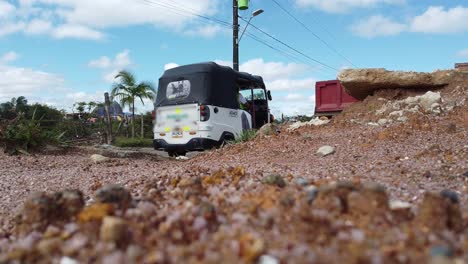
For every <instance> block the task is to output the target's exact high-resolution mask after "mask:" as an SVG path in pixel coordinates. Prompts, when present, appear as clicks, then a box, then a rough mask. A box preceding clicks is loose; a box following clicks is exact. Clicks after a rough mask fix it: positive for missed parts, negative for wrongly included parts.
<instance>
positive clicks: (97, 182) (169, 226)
mask: <svg viewBox="0 0 468 264" xmlns="http://www.w3.org/2000/svg"><path fill="white" fill-rule="evenodd" d="M360 111H361V110H360ZM467 113H468V108H467V107H466V106H462V107H458V108H455V109H454V110H452V111H451V112H447V113H443V114H441V115H416V116H410V117H409V119H408V120H406V121H405V122H394V123H390V124H386V125H375V124H374V123H370V124H369V122H368V121H369V120H365V118H364V117H365V116H364V115H363V114H358V113H356V112H354V114H355V115H356V116H355V119H356V120H354V119H353V118H350V115H352V114H353V112H348V113H345V114H344V116H346V117H347V118H346V119H340V118H337V119H336V120H334V121H332V122H331V123H330V124H328V125H323V126H319V127H303V128H299V129H297V130H295V131H292V132H287V130H286V128H287V126H284V127H282V133H280V134H279V135H276V136H271V137H264V138H257V139H255V140H254V141H251V142H246V143H242V144H238V145H233V146H228V147H225V148H223V149H218V150H214V151H209V152H206V153H203V154H200V155H198V156H196V157H193V158H192V159H190V160H188V161H177V160H173V159H159V158H138V159H129V158H113V159H111V161H109V162H105V163H101V164H95V163H93V162H92V161H91V160H90V158H89V153H83V152H77V151H75V152H74V151H72V152H69V153H67V154H65V155H32V156H7V155H5V154H0V167H1V168H2V169H1V173H0V194H1V197H2V199H1V200H0V217H1V220H2V226H3V237H4V238H3V239H2V240H1V241H0V252H9V253H0V257H2V259H3V260H5V259H10V260H11V259H15V258H16V259H23V260H26V261H43V262H44V263H46V262H48V261H52V260H54V261H59V260H60V259H62V258H63V257H64V256H68V257H70V258H74V259H77V260H80V261H83V262H103V263H125V262H127V263H128V262H130V260H131V259H133V260H134V261H136V262H139V261H145V262H146V263H181V262H191V263H220V261H222V262H224V263H238V262H245V263H252V262H256V261H260V262H261V261H267V260H269V261H281V263H344V262H343V261H345V262H346V263H362V262H369V263H370V262H372V263H394V262H401V263H408V262H409V263H424V262H427V261H429V259H431V258H432V259H434V258H438V257H440V258H447V259H449V260H450V261H455V260H457V261H463V259H464V260H465V261H467V260H468V259H467V258H468V242H467V239H468V233H467V232H468V229H467V227H468V207H467V202H468V117H467ZM324 145H330V146H332V147H334V149H335V153H334V154H331V155H328V156H325V157H319V156H317V155H315V153H316V151H317V149H318V148H319V147H321V146H324ZM337 182H338V184H336V183H337ZM106 184H120V185H122V186H124V187H125V188H127V189H128V190H129V191H130V192H131V194H132V196H133V201H132V205H131V209H128V210H126V211H125V210H123V211H122V210H116V211H113V213H109V214H113V215H114V216H116V217H118V218H120V219H124V220H125V221H126V228H128V231H129V232H130V233H131V239H130V241H126V242H125V243H123V244H121V243H120V242H118V241H116V243H115V244H112V243H104V242H103V241H102V240H103V238H102V232H103V231H102V229H101V231H99V228H100V227H99V224H96V223H94V222H93V223H88V222H87V221H86V220H83V219H81V222H80V221H78V222H77V223H78V224H79V225H78V226H75V227H74V229H73V231H66V230H68V229H67V228H71V227H70V225H68V227H67V225H65V224H66V223H67V221H69V222H72V223H74V222H75V221H76V219H75V218H72V219H68V220H67V221H65V222H63V221H62V222H60V221H58V222H56V223H55V224H50V225H49V231H50V230H51V227H50V226H54V228H52V229H53V230H58V231H57V232H58V234H62V235H63V234H64V232H65V233H66V232H68V233H67V234H68V235H67V236H62V237H61V238H60V239H59V241H62V240H63V241H64V242H63V245H62V246H61V245H56V246H53V247H52V246H51V247H50V248H46V249H37V247H38V246H37V245H38V244H37V243H39V242H38V241H43V240H46V239H50V236H52V237H54V236H55V235H50V234H49V235H45V234H44V233H43V232H44V230H45V229H43V230H42V231H40V232H39V233H35V234H34V235H31V233H29V231H31V230H30V229H28V228H26V229H27V231H28V232H24V234H22V235H18V234H15V232H16V231H12V230H14V229H13V227H14V226H15V225H17V224H18V222H15V221H13V220H12V219H13V216H14V215H16V214H18V213H20V212H21V209H22V206H23V201H24V200H25V198H26V197H28V195H30V194H31V193H33V192H35V191H44V192H48V193H52V192H56V191H60V190H63V189H79V190H81V191H82V192H83V193H84V200H85V201H86V203H87V204H88V205H90V204H94V203H95V202H96V201H95V196H94V194H95V192H96V190H98V189H99V188H101V187H102V186H104V185H106ZM375 184H378V185H381V186H383V187H384V188H385V190H383V188H382V187H378V186H376V185H375ZM283 185H284V186H283ZM444 190H451V192H450V193H448V194H447V192H445V194H444V195H442V196H440V195H439V193H440V192H441V191H444ZM428 193H434V194H433V195H432V196H431V195H429V194H428ZM343 195H344V196H343ZM387 197H388V198H387ZM424 197H426V198H425V200H424V202H423V199H424ZM444 197H445V198H447V197H449V198H450V199H449V200H444V199H445V198H444ZM431 199H432V200H431ZM447 199H448V198H447ZM396 200H398V201H399V204H404V203H402V202H407V203H409V205H408V206H410V207H411V210H410V211H407V212H405V214H407V215H406V216H403V217H401V216H398V212H396V211H395V210H391V208H390V207H388V206H389V204H393V205H395V204H396V203H394V201H396ZM447 201H448V202H447ZM446 203H448V204H446ZM452 203H453V204H452ZM397 204H398V203H397ZM405 208H406V207H404V208H403V210H405ZM441 208H442V209H441ZM447 208H448V209H447ZM451 208H452V209H453V208H458V209H453V210H452V209H451ZM454 210H455V211H456V212H460V213H461V216H456V215H457V214H456V213H454V215H452V212H455V211H454ZM88 213H89V212H88ZM24 214H26V213H25V212H23V216H24ZM81 216H82V215H81ZM102 217H103V216H101V218H102ZM23 218H24V217H23ZM454 219H456V220H454ZM16 221H18V220H16ZM83 221H84V222H83ZM437 221H438V222H437ZM98 222H99V221H98ZM29 228H30V227H29ZM12 232H13V233H12ZM18 232H19V231H18ZM50 232H51V233H54V232H52V231H50ZM100 232H101V236H99V233H100ZM46 233H47V232H46ZM13 234H15V237H14V236H13ZM17 236H19V238H18V237H17ZM31 236H32V237H31ZM59 237H60V235H59ZM80 239H81V240H83V241H84V242H83V241H81V240H80ZM77 241H78V242H77ZM79 241H81V242H83V243H79ZM117 242H118V243H117ZM44 243H45V242H44ZM51 243H52V242H51ZM60 243H62V242H60ZM39 244H40V243H39ZM24 245H26V246H24ZM19 248H20V249H21V250H20V249H19ZM12 252H13V253H12ZM441 252H442V253H441ZM46 253H47V255H45V254H46ZM119 261H120V262H119ZM136 262H135V263H136ZM261 263H277V262H261ZM448 263H452V262H448ZM459 263H461V262H459Z"/></svg>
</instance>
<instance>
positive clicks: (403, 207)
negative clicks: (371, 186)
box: [389, 200, 412, 210]
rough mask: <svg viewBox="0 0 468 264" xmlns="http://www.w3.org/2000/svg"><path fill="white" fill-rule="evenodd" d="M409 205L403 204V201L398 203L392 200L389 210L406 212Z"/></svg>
mask: <svg viewBox="0 0 468 264" xmlns="http://www.w3.org/2000/svg"><path fill="white" fill-rule="evenodd" d="M411 206H412V205H411V204H410V203H408V202H404V201H399V200H393V201H390V205H389V207H390V210H407V209H411Z"/></svg>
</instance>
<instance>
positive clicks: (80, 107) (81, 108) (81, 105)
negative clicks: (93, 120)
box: [76, 102, 87, 115]
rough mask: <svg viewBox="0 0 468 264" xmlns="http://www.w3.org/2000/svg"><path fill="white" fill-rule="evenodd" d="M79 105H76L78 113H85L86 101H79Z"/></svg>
mask: <svg viewBox="0 0 468 264" xmlns="http://www.w3.org/2000/svg"><path fill="white" fill-rule="evenodd" d="M77 105H78V106H77V107H76V110H77V111H78V113H80V114H81V115H83V113H84V111H85V106H86V105H87V104H86V102H78V103H77Z"/></svg>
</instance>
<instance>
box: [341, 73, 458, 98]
mask: <svg viewBox="0 0 468 264" xmlns="http://www.w3.org/2000/svg"><path fill="white" fill-rule="evenodd" d="M463 75H466V73H463V72H460V71H456V70H444V71H435V72H433V73H421V72H403V71H388V70H385V69H346V70H343V71H341V72H340V73H339V74H338V79H339V80H340V82H341V84H342V85H343V86H344V88H345V89H346V91H347V92H348V93H349V94H350V95H351V96H353V97H355V98H357V99H361V100H362V99H364V98H366V97H367V96H369V95H372V94H373V93H374V92H375V91H377V90H382V89H419V90H432V89H436V88H440V87H443V86H446V85H448V84H450V83H451V82H452V81H453V79H457V78H458V77H459V76H463Z"/></svg>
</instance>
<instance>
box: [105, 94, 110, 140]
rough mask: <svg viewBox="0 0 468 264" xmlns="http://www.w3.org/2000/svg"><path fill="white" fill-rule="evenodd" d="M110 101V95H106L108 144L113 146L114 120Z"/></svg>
mask: <svg viewBox="0 0 468 264" xmlns="http://www.w3.org/2000/svg"><path fill="white" fill-rule="evenodd" d="M110 104H111V103H110V99H109V93H104V109H105V110H106V117H107V144H109V145H110V144H112V120H111V117H110Z"/></svg>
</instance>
